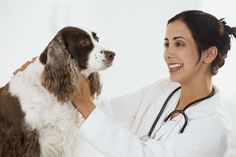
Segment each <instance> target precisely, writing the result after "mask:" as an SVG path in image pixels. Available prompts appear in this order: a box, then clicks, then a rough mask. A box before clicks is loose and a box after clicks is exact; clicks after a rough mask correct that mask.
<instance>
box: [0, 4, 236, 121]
mask: <svg viewBox="0 0 236 157" xmlns="http://www.w3.org/2000/svg"><path fill="white" fill-rule="evenodd" d="M226 1H227V0H225V1H223V2H221V1H210V0H202V1H196V0H194V1H189V0H178V1H173V0H165V1H158V0H99V1H97V0H86V1H85V0H41V1H38V0H7V1H5V0H0V21H1V23H0V54H1V57H0V74H1V75H0V85H1V86H2V85H4V84H5V83H7V82H8V81H9V79H10V77H11V76H12V72H13V71H14V70H15V69H16V68H17V67H19V66H20V65H21V64H23V63H24V62H25V61H27V60H29V59H30V58H32V57H33V56H38V55H39V54H40V53H41V52H42V51H43V49H44V48H45V47H46V46H47V44H48V43H49V41H50V40H51V39H52V37H53V36H54V35H55V34H56V32H57V31H58V30H59V29H60V28H62V27H63V26H67V25H74V26H82V27H86V28H88V29H90V30H93V31H95V32H97V34H98V36H100V39H101V42H102V43H104V45H105V47H107V48H109V49H111V50H113V51H115V52H116V58H115V62H114V66H113V67H111V68H110V69H108V70H106V71H104V72H102V73H101V74H102V80H103V84H104V88H103V93H102V96H117V95H122V94H124V93H127V92H132V91H135V90H137V89H139V88H140V87H142V86H145V85H148V84H150V83H152V82H154V81H155V80H158V79H161V78H166V77H168V72H167V68H166V65H165V63H164V60H163V37H164V33H165V26H166V22H167V20H168V19H169V18H170V17H172V16H173V15H174V14H176V13H178V12H180V11H183V10H186V9H200V8H203V9H205V10H206V11H210V12H212V13H214V14H215V15H217V16H218V17H226V18H227V21H229V23H230V24H231V23H232V25H234V26H236V22H235V21H233V20H235V18H234V17H233V10H234V8H233V6H235V5H232V3H235V2H234V1H233V0H231V1H230V0H229V2H230V3H229V4H226V3H225V2H226ZM223 3H224V5H227V7H222V6H223ZM229 8H230V9H229ZM230 20H232V21H230ZM235 49H236V44H235V43H234V45H233V47H232V51H235ZM235 54H236V52H235V53H234V52H230V53H229V58H228V59H227V64H226V65H225V66H224V67H223V68H222V71H220V73H219V75H218V76H217V77H216V78H215V80H214V81H215V83H216V84H218V85H219V87H220V88H221V89H222V91H223V96H224V98H225V101H227V102H230V103H231V104H232V106H231V107H232V108H231V109H232V110H233V109H236V107H235V106H233V104H235V102H236V101H235V99H233V98H234V95H233V94H234V93H236V91H235V90H233V88H232V87H235V82H234V81H233V80H235V75H233V76H230V74H232V72H233V71H234V70H233V67H235V63H234V62H235V60H236V58H235ZM235 119H236V118H235Z"/></svg>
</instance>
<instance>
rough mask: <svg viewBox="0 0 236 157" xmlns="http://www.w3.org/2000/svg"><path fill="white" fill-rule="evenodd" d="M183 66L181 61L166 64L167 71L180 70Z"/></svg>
mask: <svg viewBox="0 0 236 157" xmlns="http://www.w3.org/2000/svg"><path fill="white" fill-rule="evenodd" d="M182 67H183V64H181V63H171V64H168V68H169V72H176V71H178V70H180V69H181V68H182Z"/></svg>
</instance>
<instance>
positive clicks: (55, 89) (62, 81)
mask: <svg viewBox="0 0 236 157" xmlns="http://www.w3.org/2000/svg"><path fill="white" fill-rule="evenodd" d="M47 55H48V56H47V62H46V65H45V68H44V71H43V73H42V85H43V86H44V87H45V88H46V89H47V90H48V91H49V92H51V93H52V94H54V96H55V97H56V98H57V100H58V101H60V102H66V101H69V100H70V96H71V94H73V93H74V91H75V90H76V89H77V88H78V87H79V81H78V80H79V66H78V64H77V63H76V61H75V60H74V59H71V55H70V53H69V52H68V50H67V49H66V48H65V45H64V42H63V40H62V39H61V38H60V37H58V38H55V39H54V40H53V41H52V42H51V43H50V45H49V46H48V52H47Z"/></svg>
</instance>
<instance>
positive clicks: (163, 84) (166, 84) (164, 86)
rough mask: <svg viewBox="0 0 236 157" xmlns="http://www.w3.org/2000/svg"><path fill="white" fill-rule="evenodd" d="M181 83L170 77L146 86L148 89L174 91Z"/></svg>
mask: <svg viewBox="0 0 236 157" xmlns="http://www.w3.org/2000/svg"><path fill="white" fill-rule="evenodd" d="M179 86H180V84H179V83H177V82H173V81H170V80H169V79H160V80H157V81H155V82H154V83H152V84H150V85H148V86H146V87H145V88H146V89H149V90H160V91H163V92H164V91H168V92H169V91H173V90H174V89H176V88H177V87H179Z"/></svg>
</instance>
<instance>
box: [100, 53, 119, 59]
mask: <svg viewBox="0 0 236 157" xmlns="http://www.w3.org/2000/svg"><path fill="white" fill-rule="evenodd" d="M103 52H104V54H105V57H106V59H109V60H113V59H114V57H115V55H116V54H115V53H114V52H112V51H103Z"/></svg>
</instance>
